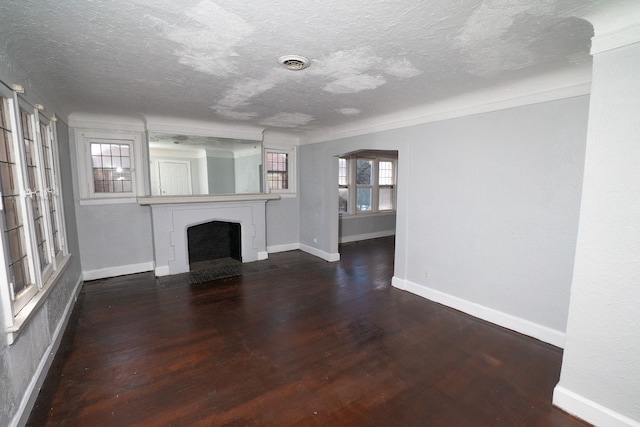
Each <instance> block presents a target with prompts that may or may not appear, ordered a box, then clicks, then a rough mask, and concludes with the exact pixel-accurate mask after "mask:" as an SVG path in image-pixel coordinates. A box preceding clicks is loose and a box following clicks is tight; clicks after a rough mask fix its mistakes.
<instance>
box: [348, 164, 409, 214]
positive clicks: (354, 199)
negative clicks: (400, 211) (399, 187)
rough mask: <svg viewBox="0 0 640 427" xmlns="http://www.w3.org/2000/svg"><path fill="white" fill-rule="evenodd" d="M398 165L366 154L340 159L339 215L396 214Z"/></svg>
mask: <svg viewBox="0 0 640 427" xmlns="http://www.w3.org/2000/svg"><path fill="white" fill-rule="evenodd" d="M396 163H397V161H396V159H390V158H384V157H376V156H367V155H364V156H362V157H357V156H351V157H340V158H338V212H339V213H340V214H347V215H349V214H364V213H379V212H390V211H394V210H395V207H396Z"/></svg>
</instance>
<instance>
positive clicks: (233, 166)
mask: <svg viewBox="0 0 640 427" xmlns="http://www.w3.org/2000/svg"><path fill="white" fill-rule="evenodd" d="M149 161H150V168H149V170H150V174H151V177H150V178H151V180H150V181H151V195H152V196H175V195H189V194H247V193H260V192H261V188H262V182H261V181H262V173H261V170H262V143H261V142H260V141H251V140H243V139H231V138H217V137H211V136H197V135H179V134H170V133H160V132H150V133H149Z"/></svg>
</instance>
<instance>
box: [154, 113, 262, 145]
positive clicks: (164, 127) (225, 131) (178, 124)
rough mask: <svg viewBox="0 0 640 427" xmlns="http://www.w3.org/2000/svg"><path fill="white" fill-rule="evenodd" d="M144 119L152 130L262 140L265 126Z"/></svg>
mask: <svg viewBox="0 0 640 427" xmlns="http://www.w3.org/2000/svg"><path fill="white" fill-rule="evenodd" d="M144 120H145V127H146V129H147V130H148V131H152V132H165V133H177V134H189V135H201V136H217V137H219V138H233V139H249V140H252V141H262V133H263V131H264V129H263V128H258V127H254V126H241V125H238V124H231V125H230V124H222V123H217V122H206V121H200V120H189V119H179V118H175V117H160V116H145V118H144Z"/></svg>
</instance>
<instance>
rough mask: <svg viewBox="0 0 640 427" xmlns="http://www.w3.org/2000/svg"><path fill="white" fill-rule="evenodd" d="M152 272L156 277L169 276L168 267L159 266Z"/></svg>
mask: <svg viewBox="0 0 640 427" xmlns="http://www.w3.org/2000/svg"><path fill="white" fill-rule="evenodd" d="M154 272H155V274H156V277H162V276H168V275H169V274H171V272H170V271H169V266H168V265H161V266H160V267H156V268H155V270H154Z"/></svg>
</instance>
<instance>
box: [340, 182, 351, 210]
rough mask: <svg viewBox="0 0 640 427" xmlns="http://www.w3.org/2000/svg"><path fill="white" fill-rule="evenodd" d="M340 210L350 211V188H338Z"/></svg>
mask: <svg viewBox="0 0 640 427" xmlns="http://www.w3.org/2000/svg"><path fill="white" fill-rule="evenodd" d="M338 198H339V199H338V212H349V189H348V188H339V189H338Z"/></svg>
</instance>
